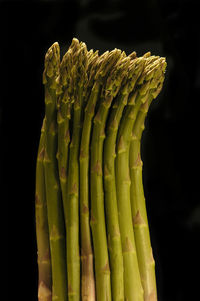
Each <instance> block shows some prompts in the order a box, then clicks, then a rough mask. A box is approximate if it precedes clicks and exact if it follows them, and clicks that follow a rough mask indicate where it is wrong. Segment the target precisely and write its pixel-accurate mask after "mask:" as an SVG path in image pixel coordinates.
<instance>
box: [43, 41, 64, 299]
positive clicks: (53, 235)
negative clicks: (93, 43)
mask: <svg viewBox="0 0 200 301" xmlns="http://www.w3.org/2000/svg"><path fill="white" fill-rule="evenodd" d="M59 66H60V49H59V45H58V43H54V44H53V45H52V46H51V47H50V48H49V50H48V51H47V54H46V57H45V70H44V73H43V75H44V76H43V83H44V84H45V118H46V126H45V130H44V137H45V138H44V140H45V141H44V145H45V154H44V160H43V162H44V170H45V187H46V200H47V212H48V223H49V233H50V234H49V235H50V250H51V265H52V300H59V301H66V296H67V285H66V284H67V280H66V270H67V269H66V260H65V256H66V255H65V229H64V218H63V206H62V198H61V189H60V182H59V174H58V165H57V160H56V153H57V142H58V137H57V109H56V106H57V96H56V87H57V84H56V78H57V76H58V73H59Z"/></svg>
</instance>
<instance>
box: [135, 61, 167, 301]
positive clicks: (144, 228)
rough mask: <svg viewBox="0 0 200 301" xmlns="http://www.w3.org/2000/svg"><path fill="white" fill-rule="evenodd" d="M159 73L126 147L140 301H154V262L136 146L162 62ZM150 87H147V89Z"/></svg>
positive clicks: (160, 76) (158, 86) (156, 91)
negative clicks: (142, 297)
mask: <svg viewBox="0 0 200 301" xmlns="http://www.w3.org/2000/svg"><path fill="white" fill-rule="evenodd" d="M159 64H160V66H161V67H160V66H159V67H160V68H161V70H159V69H160V68H159V69H158V72H157V73H155V74H154V77H153V80H152V83H151V85H152V86H153V87H154V88H153V89H151V90H150V95H149V98H148V100H147V101H146V103H144V104H143V105H141V107H140V110H139V112H138V115H137V119H136V122H135V124H134V126H133V130H132V140H131V145H130V157H129V160H130V161H129V163H130V177H131V188H130V199H131V208H132V218H133V227H134V234H135V243H136V249H137V254H138V264H139V270H140V275H141V281H142V286H143V289H144V300H145V301H150V300H154V301H156V300H157V291H156V277H155V261H154V258H153V254H152V248H151V241H150V234H149V226H148V219H147V212H146V203H145V197H144V190H143V181H142V161H141V156H140V145H141V137H142V132H143V130H144V121H145V117H146V114H147V112H148V109H149V106H150V104H151V102H152V100H153V98H155V97H156V96H157V95H158V94H159V92H160V90H161V87H162V82H163V80H164V74H163V73H164V70H165V67H166V65H165V63H164V62H163V60H160V61H159ZM151 85H150V88H151Z"/></svg>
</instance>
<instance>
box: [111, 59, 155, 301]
mask: <svg viewBox="0 0 200 301" xmlns="http://www.w3.org/2000/svg"><path fill="white" fill-rule="evenodd" d="M148 56H149V54H146V55H145V56H144V57H142V58H140V61H141V63H142V62H143V63H145V69H144V71H143V74H142V75H141V76H140V78H139V79H138V81H137V86H136V89H135V92H134V93H133V95H132V97H131V98H130V101H129V103H128V107H127V108H126V110H125V112H124V113H123V118H122V120H121V123H120V127H119V131H118V137H117V156H116V188H117V201H118V212H119V225H120V232H121V240H122V251H123V259H124V284H125V286H124V292H125V299H127V300H130V301H131V300H133V301H134V300H138V301H140V300H141V301H142V300H143V288H142V285H141V279H140V273H139V267H138V261H137V254H136V248H135V240H134V232H133V223H132V215H131V203H130V174H129V147H130V139H131V132H132V128H133V124H134V122H135V119H136V116H137V112H138V110H139V108H140V105H141V103H144V102H146V100H147V99H148V90H149V85H150V79H151V76H150V75H149V73H148V70H149V68H150V66H151V65H153V63H152V61H153V59H152V58H151V57H150V58H148ZM141 65H142V64H141ZM139 66H140V64H139ZM151 75H152V74H151Z"/></svg>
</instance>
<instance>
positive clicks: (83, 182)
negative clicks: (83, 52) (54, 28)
mask: <svg viewBox="0 0 200 301" xmlns="http://www.w3.org/2000/svg"><path fill="white" fill-rule="evenodd" d="M102 57H105V55H102V56H101V57H100V58H99V57H98V55H97V52H96V53H94V54H93V56H92V58H90V60H89V62H88V83H87V88H86V100H87V103H86V107H85V114H84V121H83V128H82V134H81V145H80V156H79V161H80V225H81V227H80V229H81V261H82V266H81V296H82V298H83V300H85V301H86V300H88V301H94V300H95V279H94V267H93V250H92V243H91V234H90V224H89V178H88V170H89V143H90V132H91V124H92V118H93V115H94V108H95V105H96V101H97V98H98V95H99V92H100V89H101V83H100V79H99V78H98V79H96V81H95V79H94V78H95V75H96V72H97V70H98V69H99V68H102V64H101V63H102ZM89 92H91V93H90V94H89Z"/></svg>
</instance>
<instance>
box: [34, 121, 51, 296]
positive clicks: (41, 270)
mask: <svg viewBox="0 0 200 301" xmlns="http://www.w3.org/2000/svg"><path fill="white" fill-rule="evenodd" d="M44 128H45V119H44V120H43V125H42V129H41V136H40V142H39V148H38V155H37V163H36V189H35V190H36V193H35V215H36V234H37V249H38V274H39V275H38V300H39V301H51V284H52V283H51V258H50V256H51V255H50V242H49V226H48V219H47V203H46V191H45V180H44V166H43V159H44V131H45V130H44Z"/></svg>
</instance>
